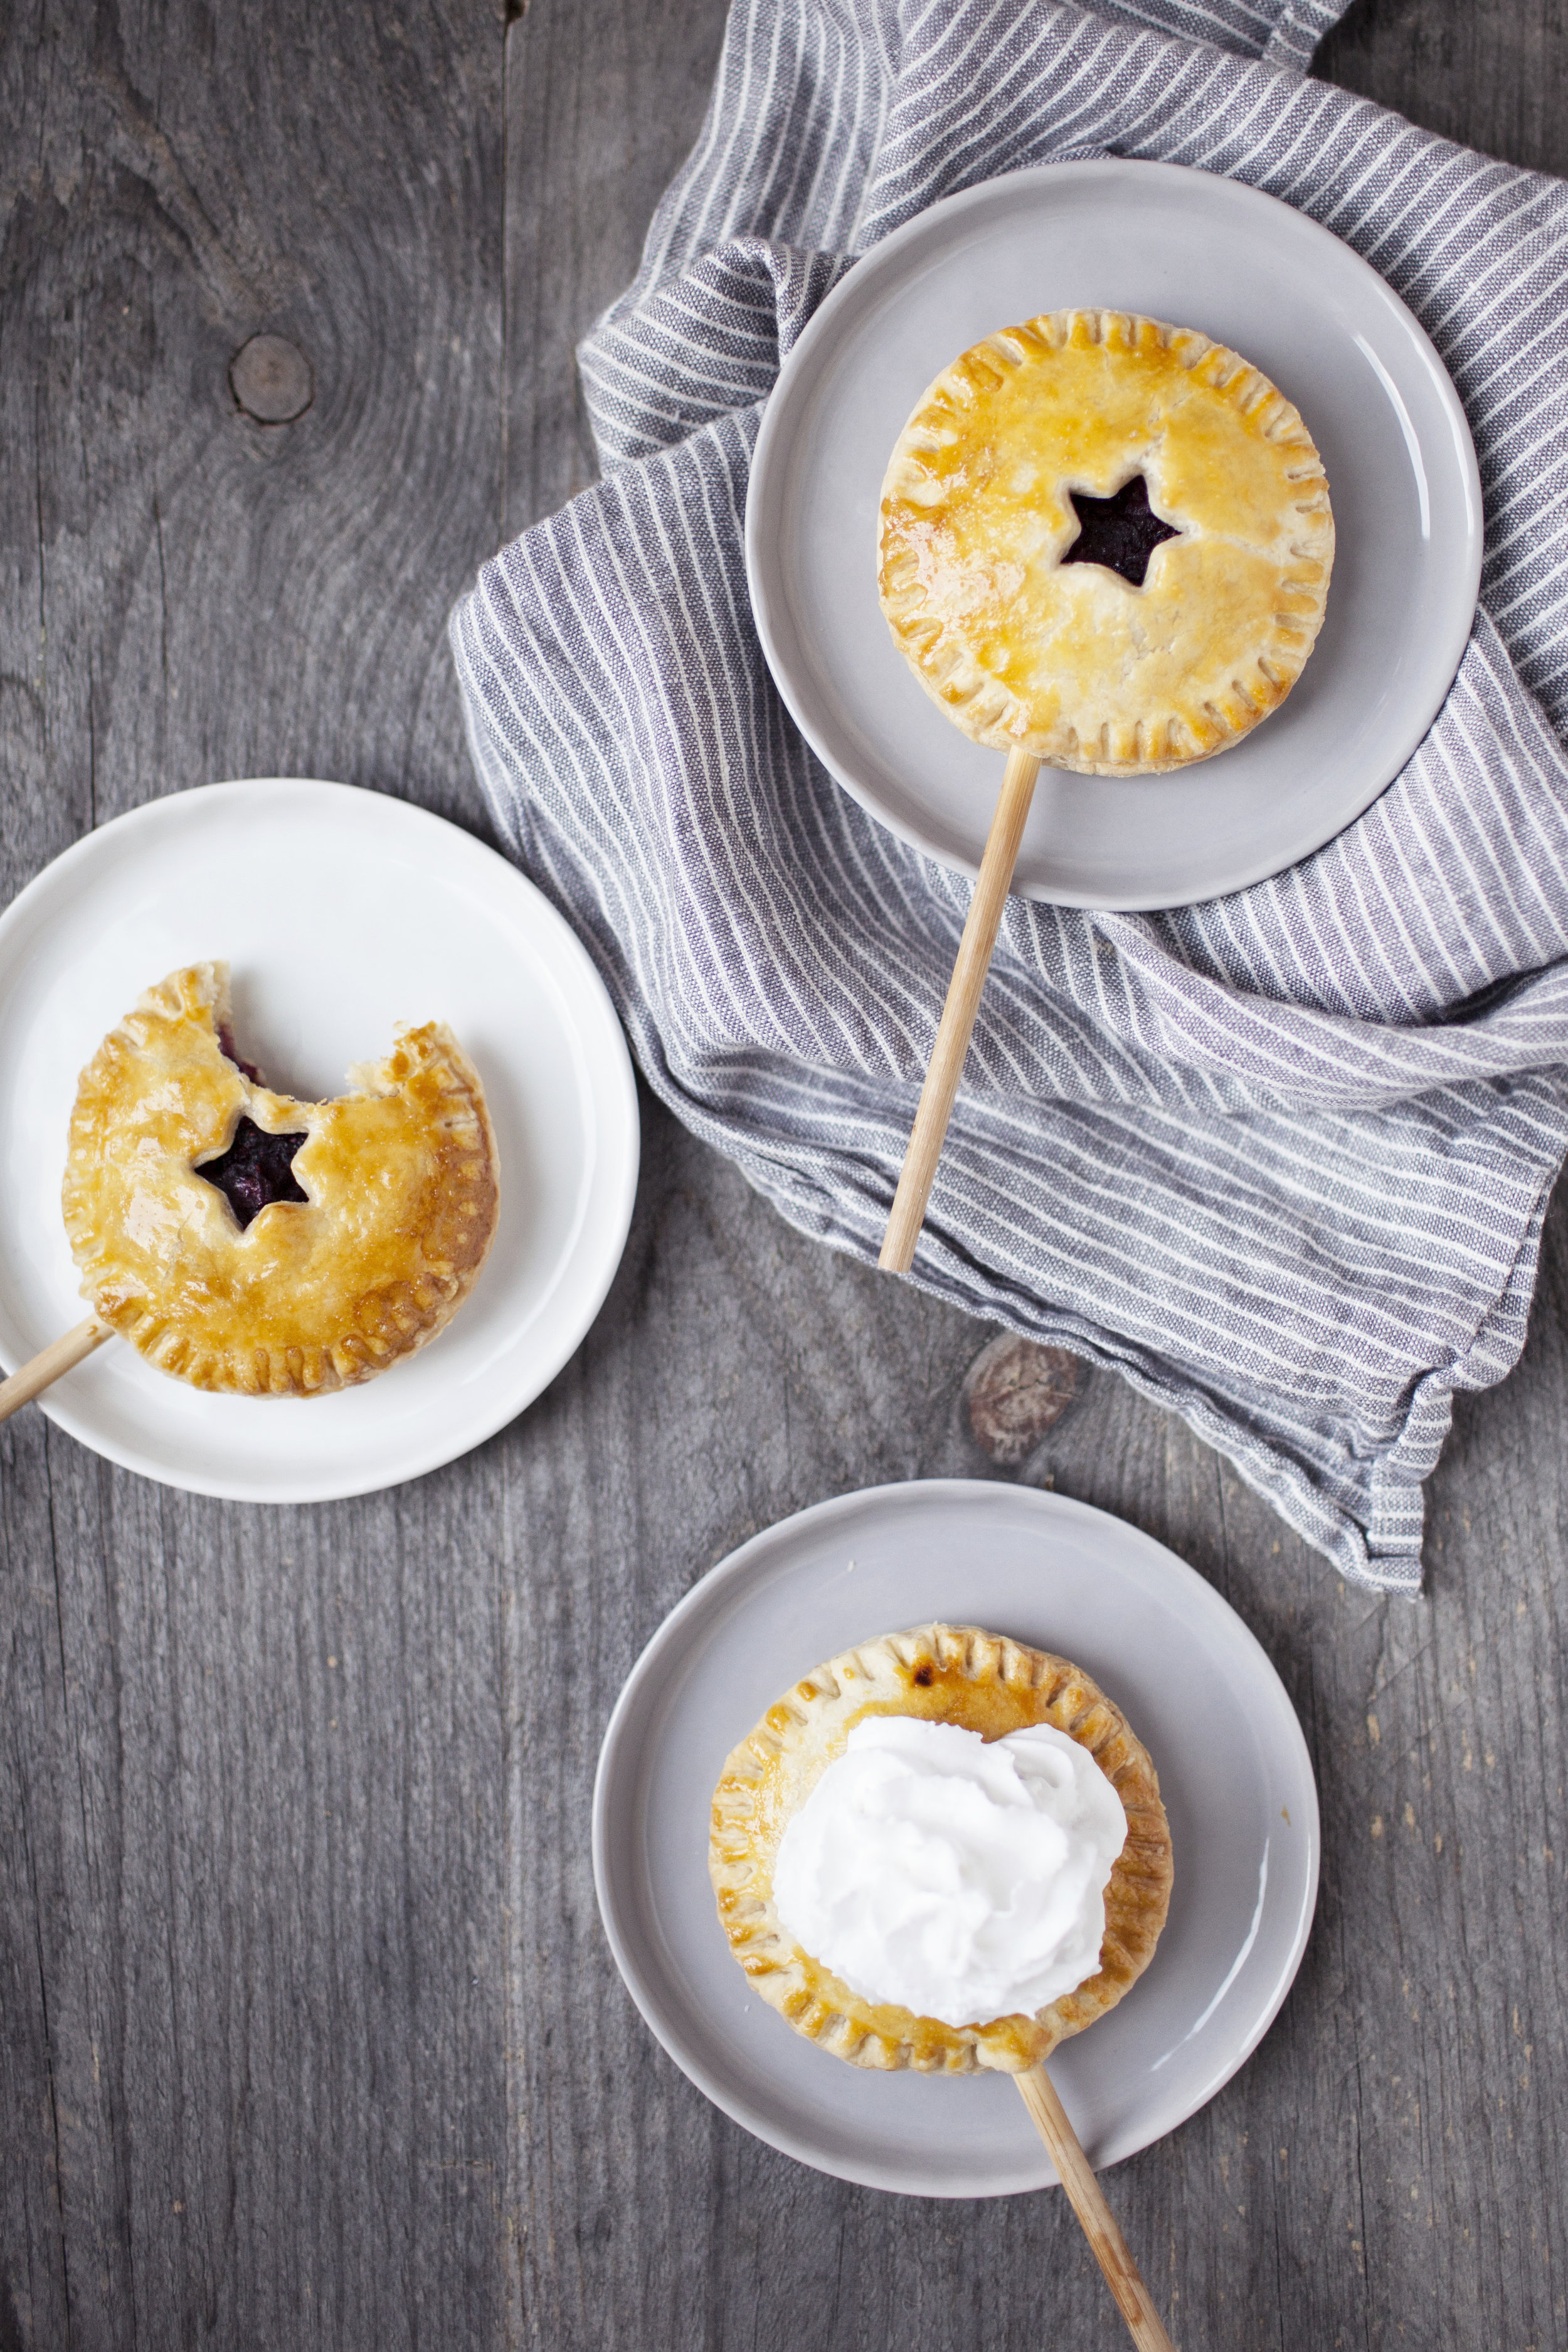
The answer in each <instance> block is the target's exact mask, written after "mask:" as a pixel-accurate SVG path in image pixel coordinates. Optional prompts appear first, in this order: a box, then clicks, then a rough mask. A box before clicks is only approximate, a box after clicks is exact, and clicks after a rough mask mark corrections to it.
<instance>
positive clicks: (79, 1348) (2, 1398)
mask: <svg viewBox="0 0 1568 2352" xmlns="http://www.w3.org/2000/svg"><path fill="white" fill-rule="evenodd" d="M113 1337H114V1334H113V1332H112V1331H111V1330H110V1328H109V1326H108V1324H107V1323H100V1321H99V1319H98V1318H97V1316H96V1315H89V1317H88V1318H87V1321H86V1322H85V1323H79V1324H78V1325H77V1326H76V1328H75V1329H74V1330H71V1331H67V1332H65V1333H64V1334H63V1335H62V1337H61V1338H59V1339H52V1340H51V1341H50V1342H49V1345H48V1346H47V1348H43V1349H39V1351H38V1353H37V1355H36V1356H35V1357H33V1359H32V1360H31V1361H30V1362H29V1363H26V1364H24V1365H23V1367H22V1369H21V1370H20V1371H19V1372H13V1373H12V1375H11V1377H10V1379H9V1380H8V1381H0V1421H9V1420H10V1418H11V1415H12V1414H13V1413H14V1412H16V1409H17V1407H18V1405H24V1404H31V1402H32V1401H33V1399H34V1398H35V1397H36V1396H37V1393H38V1391H39V1390H40V1389H47V1387H48V1385H49V1383H50V1381H58V1379H59V1376H60V1374H61V1373H62V1372H68V1371H69V1370H70V1369H71V1366H72V1365H73V1364H79V1363H80V1362H81V1360H82V1359H83V1357H84V1356H90V1355H91V1353H92V1351H93V1349H95V1348H101V1347H102V1345H103V1343H104V1341H105V1340H106V1339H113Z"/></svg>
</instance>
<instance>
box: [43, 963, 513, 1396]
mask: <svg viewBox="0 0 1568 2352" xmlns="http://www.w3.org/2000/svg"><path fill="white" fill-rule="evenodd" d="M229 1029H230V1017H229V1005H228V966H227V965H226V964H224V963H198V964H192V965H190V966H189V967H188V968H187V969H186V970H184V971H174V972H171V973H170V974H169V976H168V978H167V979H166V980H163V981H161V982H159V983H158V985H157V986H156V987H155V988H150V989H148V990H147V992H146V993H145V994H144V995H143V996H142V998H141V999H140V1001H139V1002H138V1003H137V1005H136V1007H135V1009H134V1011H133V1012H132V1013H127V1014H126V1016H125V1019H124V1020H123V1021H121V1023H120V1024H119V1025H118V1027H116V1028H114V1029H111V1030H110V1033H109V1034H108V1036H107V1037H106V1038H105V1039H104V1041H103V1043H102V1045H100V1047H99V1049H98V1051H97V1053H96V1054H95V1055H93V1057H92V1059H91V1061H90V1062H89V1064H88V1066H87V1067H86V1069H85V1070H83V1072H82V1074H81V1080H80V1084H79V1087H78V1090H77V1097H76V1107H75V1108H74V1109H73V1111H72V1113H71V1122H70V1141H69V1150H68V1159H67V1164H66V1176H65V1183H64V1188H63V1192H62V1206H63V1208H64V1212H65V1223H66V1231H67V1233H68V1235H69V1237H70V1244H71V1248H72V1251H73V1252H74V1254H75V1256H76V1262H77V1265H78V1266H79V1268H80V1271H81V1276H82V1285H81V1287H82V1296H83V1297H85V1298H87V1299H89V1301H90V1302H91V1305H92V1307H93V1308H94V1311H95V1312H96V1313H97V1314H98V1315H99V1316H100V1317H101V1318H102V1319H103V1320H104V1321H105V1322H106V1323H110V1324H111V1325H112V1326H113V1328H114V1329H115V1330H116V1331H118V1332H120V1333H121V1336H122V1337H123V1338H125V1339H129V1340H130V1341H131V1343H132V1346H133V1347H135V1348H137V1349H140V1351H141V1352H142V1355H144V1356H145V1357H146V1358H147V1359H148V1360H149V1362H151V1363H153V1364H156V1365H157V1366H158V1368H159V1370H162V1371H165V1372H172V1373H174V1374H175V1375H177V1376H178V1378H180V1379H181V1380H184V1381H190V1382H191V1383H192V1384H193V1386H195V1387H196V1388H200V1389H217V1390H229V1391H237V1392H240V1393H243V1394H245V1395H249V1396H315V1395H319V1394H321V1392H323V1391H327V1390H331V1389H339V1388H346V1387H350V1386H352V1385H353V1384H354V1383H355V1382H356V1381H366V1380H369V1379H371V1378H372V1377H373V1375H374V1374H375V1373H376V1372H379V1371H384V1370H385V1369H386V1367H387V1366H388V1365H389V1364H392V1363H395V1361H396V1360H398V1358H399V1357H402V1356H406V1355H410V1354H412V1352H413V1351H414V1349H416V1348H420V1347H422V1346H423V1345H424V1344H425V1342H426V1340H427V1339H433V1338H434V1336H435V1334H436V1333H437V1331H439V1330H440V1329H441V1328H442V1327H443V1326H444V1325H445V1324H446V1323H447V1322H448V1321H449V1320H450V1318H451V1317H452V1316H453V1314H454V1313H455V1312H456V1311H457V1308H458V1307H459V1306H460V1304H461V1303H462V1301H463V1299H464V1298H465V1297H467V1296H468V1291H469V1290H470V1288H471V1287H472V1286H473V1282H474V1278H475V1276H477V1274H478V1273H479V1268H480V1266H481V1265H483V1263H484V1259H485V1254H486V1252H487V1251H488V1250H489V1245H490V1241H491V1238H492V1236H493V1234H494V1232H495V1223H496V1213H497V1208H498V1205H499V1198H500V1195H499V1190H498V1175H497V1159H496V1147H495V1138H494V1136H493V1134H492V1132H491V1129H490V1121H489V1111H488V1109H487V1108H486V1105H485V1097H484V1089H483V1087H481V1085H480V1083H479V1074H478V1072H477V1071H476V1070H475V1068H474V1066H473V1064H472V1063H471V1062H470V1061H469V1059H468V1055H466V1054H465V1053H464V1051H463V1049H462V1047H461V1046H460V1045H458V1041H457V1039H456V1038H455V1037H454V1036H453V1035H452V1033H451V1031H450V1030H449V1029H447V1027H446V1025H445V1024H444V1023H441V1022H438V1021H432V1022H427V1023H426V1024H425V1025H424V1026H423V1027H422V1028H416V1029H403V1030H400V1031H399V1032H398V1034H397V1038H396V1042H395V1045H394V1047H393V1050H392V1052H391V1053H390V1054H389V1055H387V1057H386V1059H385V1060H384V1062H381V1063H379V1064H375V1063H362V1064H360V1065H359V1066H357V1067H356V1068H354V1069H353V1070H351V1071H350V1073H349V1081H350V1086H351V1088H352V1091H351V1092H350V1093H348V1094H347V1095H345V1096H344V1097H342V1100H340V1101H334V1102H320V1103H301V1102H294V1101H291V1100H290V1099H289V1097H288V1096H286V1095H280V1094H275V1093H274V1092H273V1091H272V1090H271V1088H270V1087H265V1086H262V1085H260V1084H259V1083H258V1082H255V1081H253V1080H252V1079H250V1078H248V1077H247V1076H246V1075H245V1073H244V1071H243V1070H241V1069H239V1068H238V1067H237V1066H236V1065H235V1063H234V1062H232V1061H231V1060H230V1059H229V1058H228V1056H227V1055H226V1053H225V1051H224V1047H223V1045H222V1043H221V1042H220V1032H221V1033H222V1034H223V1035H224V1036H227V1035H228V1034H229ZM242 1115H244V1116H246V1117H248V1118H251V1119H252V1120H254V1122H255V1124H256V1125H257V1126H258V1128H261V1129H264V1130H265V1131H266V1132H268V1133H269V1134H273V1135H279V1134H290V1133H295V1132H298V1131H300V1130H301V1129H302V1130H303V1131H304V1132H305V1136H306V1140H305V1142H304V1143H303V1144H302V1145H301V1146H300V1150H299V1151H298V1152H297V1153H296V1155H295V1158H294V1163H293V1172H294V1176H295V1178H296V1180H297V1181H299V1182H300V1184H301V1185H302V1186H303V1188H304V1190H305V1192H306V1193H307V1194H308V1195H309V1198H308V1200H307V1201H306V1202H272V1203H270V1204H269V1205H268V1206H267V1207H266V1208H264V1209H262V1210H261V1211H260V1213H258V1215H257V1216H256V1217H255V1218H254V1219H253V1221H252V1223H250V1225H249V1226H248V1227H247V1229H245V1230H244V1231H242V1230H241V1228H240V1225H239V1223H238V1220H237V1217H236V1216H235V1213H234V1211H233V1210H232V1209H231V1208H230V1206H229V1203H228V1202H227V1201H226V1199H225V1197H224V1196H223V1194H222V1193H221V1192H218V1191H217V1189H216V1186H215V1185H213V1184H211V1183H209V1182H207V1181H205V1179H203V1178H202V1177H200V1176H199V1175H197V1173H196V1172H195V1171H196V1166H197V1163H198V1162H202V1161H206V1160H212V1159H214V1158H216V1156H217V1155H219V1154H221V1153H222V1152H223V1151H224V1150H226V1148H227V1146H228V1145H229V1143H230V1142H231V1141H232V1140H233V1138H234V1133H235V1129H236V1127H237V1124H238V1121H239V1119H240V1118H241V1116H242Z"/></svg>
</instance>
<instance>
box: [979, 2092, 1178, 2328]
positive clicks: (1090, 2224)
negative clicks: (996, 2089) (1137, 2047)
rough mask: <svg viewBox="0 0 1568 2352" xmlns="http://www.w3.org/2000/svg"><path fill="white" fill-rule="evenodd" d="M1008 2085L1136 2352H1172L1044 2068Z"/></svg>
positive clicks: (1158, 2317)
mask: <svg viewBox="0 0 1568 2352" xmlns="http://www.w3.org/2000/svg"><path fill="white" fill-rule="evenodd" d="M1013 2079H1014V2081H1015V2082H1016V2084H1017V2085H1018V2088H1019V2090H1020V2092H1021V2093H1022V2094H1023V2099H1024V2105H1026V2107H1027V2108H1028V2110H1029V2113H1030V2115H1031V2116H1033V2117H1034V2119H1035V2128H1036V2130H1037V2132H1038V2133H1039V2135H1040V2137H1041V2138H1042V2139H1043V2140H1044V2141H1045V2143H1046V2146H1047V2147H1048V2148H1049V2149H1050V2152H1051V2162H1052V2163H1053V2164H1054V2165H1055V2166H1056V2168H1057V2170H1058V2173H1059V2174H1060V2176H1061V2184H1062V2187H1063V2188H1064V2189H1066V2190H1067V2193H1068V2200H1069V2202H1070V2203H1071V2206H1072V2210H1073V2211H1074V2212H1075V2213H1076V2214H1077V2215H1078V2218H1079V2221H1081V2222H1082V2224H1083V2234H1084V2236H1085V2237H1086V2238H1087V2239H1088V2240H1089V2244H1090V2245H1091V2246H1092V2248H1093V2249H1094V2257H1095V2260H1096V2261H1097V2262H1098V2263H1099V2264H1100V2269H1101V2270H1102V2271H1103V2272H1104V2273H1105V2277H1106V2283H1107V2284H1108V2285H1109V2287H1110V2292H1111V2294H1113V2295H1114V2296H1115V2297H1116V2301H1117V2305H1118V2306H1119V2308H1120V2310H1121V2316H1122V2318H1123V2319H1124V2320H1125V2321H1126V2322H1127V2325H1128V2327H1129V2329H1130V2330H1131V2336H1132V2341H1133V2343H1134V2344H1136V2345H1137V2347H1138V2352H1175V2347H1174V2346H1173V2344H1172V2342H1171V2339H1170V2337H1169V2336H1167V2335H1166V2333H1165V2330H1164V2328H1163V2326H1162V2325H1161V2321H1160V2315H1159V2313H1158V2312H1157V2311H1156V2310H1155V2308H1154V2303H1153V2298H1152V2295H1151V2294H1150V2293H1149V2290H1148V2288H1147V2287H1146V2286H1145V2285H1144V2284H1143V2278H1142V2273H1141V2272H1140V2270H1139V2268H1138V2265H1137V2263H1135V2262H1134V2261H1133V2259H1132V2257H1131V2254H1130V2253H1129V2252H1128V2251H1127V2241H1126V2239H1125V2238H1124V2237H1123V2236H1122V2234H1121V2231H1120V2230H1119V2229H1118V2228H1117V2226H1116V2216H1115V2214H1114V2213H1113V2212H1112V2211H1111V2210H1110V2206H1109V2205H1108V2204H1107V2203H1106V2201H1105V2199H1104V2197H1103V2196H1102V2195H1101V2193H1100V2183H1099V2181H1098V2180H1097V2179H1095V2177H1094V2172H1093V2168H1092V2167H1091V2166H1090V2164H1089V2158H1088V2157H1087V2156H1085V2154H1084V2152H1083V2150H1082V2148H1081V2147H1079V2138H1078V2134H1077V2132H1075V2131H1074V2129H1073V2127H1072V2126H1071V2124H1070V2123H1069V2122H1068V2111H1067V2109H1066V2108H1065V2107H1064V2106H1063V2105H1062V2103H1061V2101H1060V2099H1059V2098H1058V2096H1057V2086H1056V2084H1054V2083H1053V2082H1052V2080H1051V2078H1050V2076H1049V2075H1048V2074H1047V2072H1046V2070H1045V2068H1044V2066H1031V2067H1030V2068H1029V2071H1028V2073H1027V2074H1016V2075H1015V2076H1014V2078H1013Z"/></svg>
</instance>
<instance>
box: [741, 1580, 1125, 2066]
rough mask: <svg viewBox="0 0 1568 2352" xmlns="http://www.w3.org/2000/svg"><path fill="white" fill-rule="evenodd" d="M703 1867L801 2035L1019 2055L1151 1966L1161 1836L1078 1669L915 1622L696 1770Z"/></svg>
mask: <svg viewBox="0 0 1568 2352" xmlns="http://www.w3.org/2000/svg"><path fill="white" fill-rule="evenodd" d="M709 1872H710V1876H711V1879H712V1882H713V1890H714V1894H715V1895H716V1897H717V1899H718V1906H719V1917H720V1922H721V1926H722V1927H723V1930H724V1933H725V1935H726V1936H727V1937H728V1938H729V1942H730V1948H731V1951H732V1952H733V1954H734V1956H735V1958H736V1959H737V1960H738V1961H739V1962H740V1964H741V1966H742V1968H743V1969H744V1970H745V1971H746V1974H747V1976H748V1978H749V1979H751V1982H752V1986H753V1987H754V1989H755V1990H756V1991H757V1992H758V1993H760V1994H761V1996H762V1998H763V2000H765V2001H767V2002H768V2003H769V2004H770V2006H771V2007H773V2009H776V2010H777V2011H779V2012H780V2014H781V2015H782V2016H784V2018H786V2019H787V2020H788V2021H789V2023H790V2024H791V2025H793V2026H794V2027H795V2031H796V2032H798V2033H803V2034H805V2035H806V2036H807V2037H808V2038H809V2039H810V2040H812V2041H814V2042H820V2043H821V2044H822V2045H823V2047H824V2048H825V2049H826V2050H829V2051H831V2052H832V2053H834V2054H835V2055H836V2056H837V2057H839V2058H845V2059H848V2060H849V2061H850V2062H851V2063H853V2064H855V2065H857V2066H871V2067H878V2068H882V2069H895V2068H899V2067H916V2068H919V2069H920V2070H921V2072H923V2073H927V2074H979V2073H982V2072H985V2071H995V2072H999V2073H1002V2074H1022V2073H1024V2072H1025V2071H1026V2069H1027V2068H1029V2067H1031V2066H1033V2065H1035V2064H1036V2063H1037V2062H1038V2061H1039V2060H1041V2059H1043V2058H1045V2057H1047V2056H1048V2054H1049V2053H1050V2052H1051V2051H1052V2050H1053V2049H1054V2048H1055V2047H1056V2044H1057V2043H1058V2042H1060V2041H1062V2040H1064V2039H1065V2038H1066V2037H1067V2036H1068V2035H1069V2034H1073V2033H1079V2032H1082V2030H1083V2028H1084V2027H1085V2026H1086V2025H1092V2024H1093V2022H1094V2021H1095V2020H1096V2018H1098V2017H1100V2016H1102V2015H1103V2014H1104V2013H1105V2011H1107V2010H1109V2009H1110V2008H1112V2007H1114V2005H1115V2004H1116V2002H1117V2001H1119V2000H1121V1997H1122V1995H1123V1994H1124V1993H1125V1992H1126V1991H1127V1990H1128V1989H1129V1988H1130V1986H1131V1984H1132V1983H1133V1982H1134V1981H1135V1979H1137V1978H1138V1977H1139V1976H1140V1975H1141V1974H1142V1971H1143V1969H1145V1968H1146V1967H1147V1966H1148V1964H1149V1961H1150V1959H1151V1958H1152V1956H1153V1951H1154V1947H1155V1944H1156V1942H1157V1941H1158V1939H1159V1935H1160V1931H1161V1929H1162V1927H1163V1926H1164V1923H1165V1914H1166V1910H1167V1908H1168V1906H1169V1903H1170V1895H1171V1837H1170V1831H1169V1829H1168V1827H1167V1825H1166V1821H1165V1812H1164V1808H1163V1805H1162V1804H1161V1801H1160V1784H1159V1780H1158V1779H1157V1777H1156V1775H1155V1771H1154V1767H1153V1765H1152V1763H1151V1761H1150V1759H1149V1757H1148V1754H1147V1752H1146V1751H1145V1749H1144V1748H1142V1745H1141V1744H1140V1742H1139V1741H1138V1740H1137V1739H1136V1738H1134V1736H1133V1734H1132V1732H1131V1729H1130V1728H1129V1726H1128V1724H1127V1721H1126V1718H1125V1717H1123V1716H1122V1714H1121V1711H1120V1709H1119V1708H1117V1707H1115V1706H1112V1705H1111V1703H1110V1700H1109V1699H1108V1698H1107V1697H1106V1696H1104V1694H1103V1692H1101V1691H1100V1690H1099V1689H1097V1688H1096V1686H1095V1685H1094V1684H1093V1683H1092V1682H1090V1681H1089V1677H1088V1675H1084V1674H1082V1673H1080V1672H1079V1669H1078V1668H1077V1667H1076V1666H1072V1665H1069V1664H1068V1663H1067V1661H1066V1660H1065V1659H1063V1658H1057V1657H1052V1656H1050V1655H1049V1654H1047V1652H1045V1651H1042V1650H1033V1649H1029V1648H1026V1646H1025V1645H1024V1644H1023V1643H1019V1642H1010V1641H1006V1640H1004V1639H999V1638H998V1637H997V1636H996V1635H995V1634H993V1633H981V1632H979V1631H978V1630H977V1629H976V1628H974V1627H973V1626H953V1625H921V1626H917V1627H916V1628H915V1629H914V1630H913V1631H912V1632H910V1633H889V1634H884V1635H882V1636H880V1637H879V1638H878V1639H876V1640H874V1641H869V1642H864V1643H861V1644H860V1645H859V1646H858V1648H857V1649H853V1650H847V1651H845V1652H844V1654H843V1655H842V1656H840V1657H837V1658H834V1659H831V1660H830V1661H829V1662H828V1664H826V1665H823V1666H817V1667H816V1668H815V1669H814V1670H813V1671H812V1673H810V1674H808V1675H805V1677H804V1678H803V1680H801V1681H800V1682H797V1683H796V1684H795V1685H794V1687H793V1689H791V1690H789V1691H786V1692H785V1694H784V1696H783V1697H782V1698H781V1699H779V1700H778V1702H777V1703H776V1705H774V1706H771V1707H770V1708H769V1709H768V1711H767V1714H766V1715H765V1716H764V1717H763V1720H762V1721H761V1723H759V1724H758V1725H757V1726H756V1727H755V1729H754V1730H753V1731H752V1732H751V1733H750V1734H749V1735H748V1737H747V1738H745V1739H743V1740H742V1742H741V1744H740V1746H739V1747H738V1748H735V1749H734V1751H733V1753H732V1754H731V1756H730V1758H729V1759H728V1761H727V1762H726V1764H725V1766H724V1769H723V1772H722V1774H721V1778H720V1781H719V1785H718V1787H717V1789H716V1790H714V1794H713V1810H712V1827H711V1835H710V1843H709Z"/></svg>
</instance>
